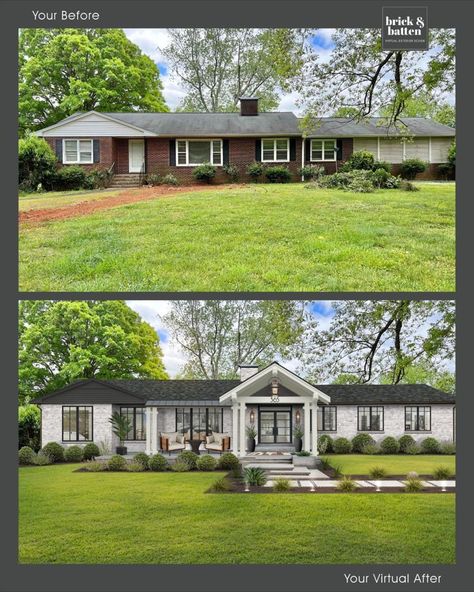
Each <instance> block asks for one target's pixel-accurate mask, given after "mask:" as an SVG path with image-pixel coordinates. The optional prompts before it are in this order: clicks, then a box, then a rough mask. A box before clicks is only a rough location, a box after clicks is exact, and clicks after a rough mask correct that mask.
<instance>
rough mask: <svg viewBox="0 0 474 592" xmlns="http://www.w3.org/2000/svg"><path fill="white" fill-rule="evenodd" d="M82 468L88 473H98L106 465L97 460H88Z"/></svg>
mask: <svg viewBox="0 0 474 592" xmlns="http://www.w3.org/2000/svg"><path fill="white" fill-rule="evenodd" d="M83 468H84V469H86V471H89V472H90V473H99V472H101V471H106V470H107V465H106V463H104V462H100V461H98V460H90V461H88V462H86V463H85V464H84V465H83Z"/></svg>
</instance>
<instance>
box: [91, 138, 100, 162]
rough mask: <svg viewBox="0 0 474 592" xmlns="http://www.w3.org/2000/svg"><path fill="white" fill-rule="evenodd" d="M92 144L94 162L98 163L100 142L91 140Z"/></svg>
mask: <svg viewBox="0 0 474 592" xmlns="http://www.w3.org/2000/svg"><path fill="white" fill-rule="evenodd" d="M92 142H93V144H94V162H100V140H92Z"/></svg>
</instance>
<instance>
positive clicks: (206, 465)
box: [196, 454, 217, 471]
mask: <svg viewBox="0 0 474 592" xmlns="http://www.w3.org/2000/svg"><path fill="white" fill-rule="evenodd" d="M196 466H197V468H198V469H199V470H200V471H215V469H216V467H217V460H216V459H215V458H214V457H213V456H211V455H210V454H203V456H200V457H199V458H198V459H197V461H196Z"/></svg>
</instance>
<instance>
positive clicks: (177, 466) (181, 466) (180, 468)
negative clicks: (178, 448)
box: [171, 460, 191, 473]
mask: <svg viewBox="0 0 474 592" xmlns="http://www.w3.org/2000/svg"><path fill="white" fill-rule="evenodd" d="M171 470H172V471H174V472H175V473H187V472H188V471H190V470H191V469H190V468H189V465H188V463H186V462H184V461H182V460H177V461H176V462H174V463H173V464H172V465H171Z"/></svg>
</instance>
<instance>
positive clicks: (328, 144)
mask: <svg viewBox="0 0 474 592" xmlns="http://www.w3.org/2000/svg"><path fill="white" fill-rule="evenodd" d="M336 158H337V142H336V140H311V160H312V161H316V162H317V161H323V160H336Z"/></svg>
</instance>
